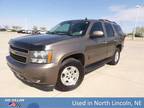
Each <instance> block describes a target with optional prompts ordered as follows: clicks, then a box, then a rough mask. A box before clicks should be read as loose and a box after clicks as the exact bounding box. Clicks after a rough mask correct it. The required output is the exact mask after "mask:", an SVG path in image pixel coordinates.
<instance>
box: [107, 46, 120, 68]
mask: <svg viewBox="0 0 144 108" xmlns="http://www.w3.org/2000/svg"><path fill="white" fill-rule="evenodd" d="M119 59H120V49H119V48H117V49H116V51H115V53H114V55H113V57H112V61H111V62H109V63H108V64H110V65H116V64H117V63H118V62H119Z"/></svg>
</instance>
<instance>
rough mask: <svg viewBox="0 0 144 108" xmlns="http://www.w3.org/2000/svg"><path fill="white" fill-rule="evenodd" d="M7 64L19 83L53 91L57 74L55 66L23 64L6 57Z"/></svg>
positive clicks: (56, 66)
mask: <svg viewBox="0 0 144 108" xmlns="http://www.w3.org/2000/svg"><path fill="white" fill-rule="evenodd" d="M6 59H7V64H8V66H9V67H10V68H11V70H12V71H13V72H14V74H15V76H16V77H17V78H18V79H20V80H21V81H23V82H25V83H27V84H28V85H29V84H30V85H32V86H34V87H37V88H39V87H44V86H46V87H47V88H50V90H51V89H53V88H54V86H55V84H56V81H57V77H58V72H59V70H58V69H59V67H58V65H56V64H53V63H52V64H32V63H27V64H23V63H20V62H18V61H16V60H14V59H13V58H12V57H10V56H7V57H6Z"/></svg>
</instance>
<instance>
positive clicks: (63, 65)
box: [56, 58, 84, 91]
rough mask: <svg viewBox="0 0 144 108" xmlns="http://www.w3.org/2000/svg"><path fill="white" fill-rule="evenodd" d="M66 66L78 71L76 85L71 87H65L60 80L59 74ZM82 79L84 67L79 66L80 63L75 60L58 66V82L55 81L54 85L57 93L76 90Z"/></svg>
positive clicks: (66, 61)
mask: <svg viewBox="0 0 144 108" xmlns="http://www.w3.org/2000/svg"><path fill="white" fill-rule="evenodd" d="M68 66H75V67H76V68H77V69H78V70H79V79H78V81H77V83H76V84H75V85H73V86H65V85H64V84H63V83H62V82H61V78H60V77H61V73H62V71H63V70H64V69H65V68H66V67H68ZM83 78H84V67H83V65H82V64H81V62H80V61H78V60H76V59H73V58H70V59H67V60H65V61H64V62H63V63H62V64H61V66H60V70H59V75H58V80H57V84H56V89H57V90H59V91H70V90H73V89H75V88H77V87H78V86H79V85H80V84H81V82H82V81H83Z"/></svg>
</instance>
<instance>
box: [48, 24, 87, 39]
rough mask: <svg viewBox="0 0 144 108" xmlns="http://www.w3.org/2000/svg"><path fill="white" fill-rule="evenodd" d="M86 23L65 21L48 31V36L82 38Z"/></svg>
mask: <svg viewBox="0 0 144 108" xmlns="http://www.w3.org/2000/svg"><path fill="white" fill-rule="evenodd" d="M88 25H89V22H88V21H78V22H77V21H67V22H62V23H60V24H58V25H56V26H55V27H54V28H52V29H51V30H50V31H48V34H58V35H69V36H82V35H84V34H85V33H86V30H87V28H88Z"/></svg>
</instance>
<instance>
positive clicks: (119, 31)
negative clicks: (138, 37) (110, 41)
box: [114, 25, 124, 36]
mask: <svg viewBox="0 0 144 108" xmlns="http://www.w3.org/2000/svg"><path fill="white" fill-rule="evenodd" d="M114 28H115V30H116V32H117V33H118V35H119V36H122V35H123V34H124V33H123V31H122V29H121V27H120V26H119V25H114Z"/></svg>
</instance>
